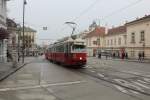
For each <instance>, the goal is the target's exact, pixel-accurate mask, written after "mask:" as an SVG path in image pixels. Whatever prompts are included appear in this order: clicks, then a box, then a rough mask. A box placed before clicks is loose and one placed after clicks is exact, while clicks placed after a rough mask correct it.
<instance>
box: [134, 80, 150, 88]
mask: <svg viewBox="0 0 150 100" xmlns="http://www.w3.org/2000/svg"><path fill="white" fill-rule="evenodd" d="M133 83H134V84H137V85H139V86H141V87H144V88H146V89H150V87H148V86H146V85H143V84H141V83H138V82H133Z"/></svg>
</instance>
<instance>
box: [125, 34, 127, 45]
mask: <svg viewBox="0 0 150 100" xmlns="http://www.w3.org/2000/svg"><path fill="white" fill-rule="evenodd" d="M124 44H125V45H126V44H127V35H124Z"/></svg>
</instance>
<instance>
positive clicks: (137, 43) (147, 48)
mask: <svg viewBox="0 0 150 100" xmlns="http://www.w3.org/2000/svg"><path fill="white" fill-rule="evenodd" d="M126 26H127V51H128V53H129V57H131V58H138V55H139V53H143V52H144V54H145V57H146V58H150V15H148V16H145V17H143V18H140V19H136V20H134V21H131V22H129V23H127V24H126Z"/></svg>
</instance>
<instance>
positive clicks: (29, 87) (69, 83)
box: [0, 81, 86, 92]
mask: <svg viewBox="0 0 150 100" xmlns="http://www.w3.org/2000/svg"><path fill="white" fill-rule="evenodd" d="M85 82H86V81H74V82H64V83H55V84H41V85H35V86H26V87H16V88H3V89H0V92H5V91H14V90H26V89H36V88H41V87H49V86H63V85H73V84H80V83H85Z"/></svg>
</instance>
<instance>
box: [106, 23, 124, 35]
mask: <svg viewBox="0 0 150 100" xmlns="http://www.w3.org/2000/svg"><path fill="white" fill-rule="evenodd" d="M126 31H127V29H126V26H125V25H124V26H119V27H115V28H112V29H108V34H107V35H106V36H109V35H117V34H123V33H126Z"/></svg>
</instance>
